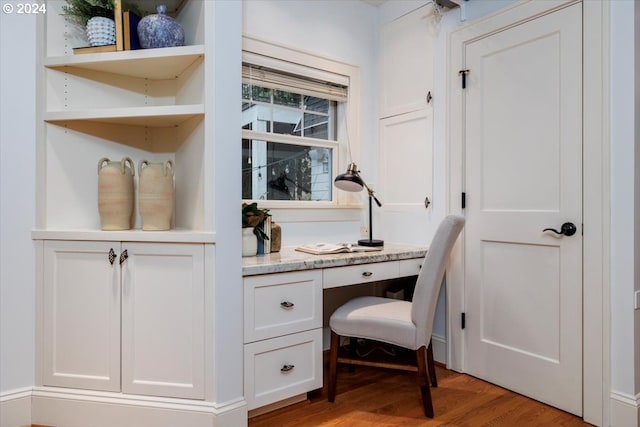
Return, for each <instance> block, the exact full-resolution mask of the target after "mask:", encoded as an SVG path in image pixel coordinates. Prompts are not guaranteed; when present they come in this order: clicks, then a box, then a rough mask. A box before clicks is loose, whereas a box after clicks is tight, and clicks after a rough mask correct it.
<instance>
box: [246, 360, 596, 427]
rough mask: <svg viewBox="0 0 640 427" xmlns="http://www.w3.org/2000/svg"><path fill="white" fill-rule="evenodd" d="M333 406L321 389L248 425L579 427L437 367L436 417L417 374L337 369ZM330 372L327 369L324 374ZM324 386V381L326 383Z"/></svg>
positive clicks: (564, 417)
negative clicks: (425, 404)
mask: <svg viewBox="0 0 640 427" xmlns="http://www.w3.org/2000/svg"><path fill="white" fill-rule="evenodd" d="M338 369H339V370H338V388H337V392H336V401H335V403H328V402H327V394H326V387H325V389H322V390H318V391H315V392H313V393H310V394H309V399H308V400H307V401H305V402H301V403H297V404H294V405H291V406H288V407H286V408H283V409H279V410H276V411H273V412H270V413H267V414H263V415H260V416H257V417H255V418H252V419H250V420H249V427H323V426H331V427H368V426H376V427H378V426H380V427H409V426H412V427H413V426H419V427H436V426H442V427H495V426H505V427H511V426H517V427H529V426H531V427H533V426H536V427H555V426H565V427H577V426H590V425H591V424H588V423H585V422H584V421H582V419H580V418H578V417H575V416H573V415H571V414H568V413H566V412H563V411H560V410H558V409H555V408H552V407H549V406H546V405H544V404H542V403H540V402H537V401H535V400H532V399H529V398H527V397H524V396H521V395H519V394H516V393H512V392H510V391H508V390H505V389H503V388H500V387H498V386H495V385H492V384H489V383H486V382H484V381H481V380H479V379H477V378H473V377H470V376H468V375H463V374H459V373H457V372H453V371H448V370H446V369H444V368H443V367H441V366H437V367H436V372H437V374H436V375H437V378H438V388H435V389H434V388H432V389H431V393H432V396H433V406H434V411H435V418H433V419H428V418H425V416H424V414H423V413H422V409H421V405H420V395H419V391H418V387H417V385H416V379H415V374H414V373H411V372H402V371H392V370H388V369H380V368H369V367H364V366H359V367H357V368H356V371H355V373H349V372H348V368H347V367H346V366H344V365H342V366H339V367H338ZM327 371H328V369H325V372H327ZM324 383H325V384H327V380H326V378H325V382H324Z"/></svg>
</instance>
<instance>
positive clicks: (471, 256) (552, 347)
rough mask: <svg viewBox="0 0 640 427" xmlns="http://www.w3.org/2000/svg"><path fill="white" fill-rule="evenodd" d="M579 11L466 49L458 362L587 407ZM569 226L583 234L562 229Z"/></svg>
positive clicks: (569, 406) (538, 394)
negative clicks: (461, 355) (462, 323)
mask: <svg viewBox="0 0 640 427" xmlns="http://www.w3.org/2000/svg"><path fill="white" fill-rule="evenodd" d="M581 22H582V14H581V5H580V4H575V5H573V6H570V7H567V8H564V9H561V10H559V11H556V12H554V13H551V14H548V15H544V16H542V17H539V18H536V19H534V20H531V21H527V22H524V23H521V24H519V25H517V26H514V27H511V28H507V29H505V30H503V31H500V32H496V33H493V34H492V35H489V36H487V37H484V38H481V39H479V40H476V41H473V42H472V43H470V44H468V45H466V47H465V51H464V55H465V61H466V68H467V69H469V70H470V72H469V75H468V76H467V89H466V90H465V100H464V102H465V118H464V124H465V131H464V132H465V135H466V137H465V163H466V165H465V184H464V188H465V191H466V193H467V206H466V216H467V224H466V227H465V230H466V231H465V311H466V316H467V328H466V330H465V348H466V349H465V370H466V371H467V372H469V373H470V374H472V375H474V376H478V377H480V378H483V379H486V380H488V381H490V382H493V383H496V384H499V385H501V386H504V387H506V388H509V389H512V390H514V391H517V392H519V393H522V394H525V395H527V396H530V397H533V398H535V399H538V400H540V401H543V402H546V403H549V404H551V405H553V406H557V407H559V408H561V409H564V410H566V411H569V412H572V413H574V414H577V415H580V414H581V413H582V276H581V271H582V237H581V232H580V227H581V223H582V133H581V129H582V95H581V94H582V79H581V76H582V56H581V52H582V39H581V34H582V29H581V25H582V24H581ZM567 221H570V222H573V223H574V224H576V225H577V227H578V232H577V233H576V234H574V235H573V236H557V235H556V234H554V233H553V232H550V231H546V232H544V231H543V229H545V228H548V227H552V228H556V229H559V228H560V226H561V224H562V223H563V222H567Z"/></svg>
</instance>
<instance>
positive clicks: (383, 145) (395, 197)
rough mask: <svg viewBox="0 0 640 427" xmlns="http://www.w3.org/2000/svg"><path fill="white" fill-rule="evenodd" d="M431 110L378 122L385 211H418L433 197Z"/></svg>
mask: <svg viewBox="0 0 640 427" xmlns="http://www.w3.org/2000/svg"><path fill="white" fill-rule="evenodd" d="M431 111H432V110H431V108H426V109H422V110H419V111H414V112H412V113H407V114H402V115H399V116H394V117H390V118H387V119H382V120H380V185H379V188H380V192H379V195H380V197H381V198H382V199H383V200H382V201H383V202H384V203H383V208H384V210H385V211H394V212H408V211H410V212H416V211H417V212H420V213H424V211H425V209H426V208H427V204H426V203H425V202H426V198H427V197H428V198H429V201H430V200H431V198H432V195H431V193H432V187H433V179H432V177H433V161H432V156H433V154H432V145H433V144H432V139H433V137H432V133H433V132H432V129H433V115H432V114H431Z"/></svg>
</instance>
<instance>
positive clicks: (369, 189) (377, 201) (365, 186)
mask: <svg viewBox="0 0 640 427" xmlns="http://www.w3.org/2000/svg"><path fill="white" fill-rule="evenodd" d="M364 188H366V189H367V193H369V197H371V198H372V199H373V200H375V201H376V204H377V205H378V207H379V208H380V207H382V203H380V200H378V198H377V197H376V196H375V195H374V194H373V193H374V191H373V190H372V189H371V187H369V186H368V185H367V183H366V182H365V183H364Z"/></svg>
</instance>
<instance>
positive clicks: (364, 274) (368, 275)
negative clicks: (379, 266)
mask: <svg viewBox="0 0 640 427" xmlns="http://www.w3.org/2000/svg"><path fill="white" fill-rule="evenodd" d="M362 276H364V277H371V276H373V273H372V272H370V271H365V272H364V273H362Z"/></svg>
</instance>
